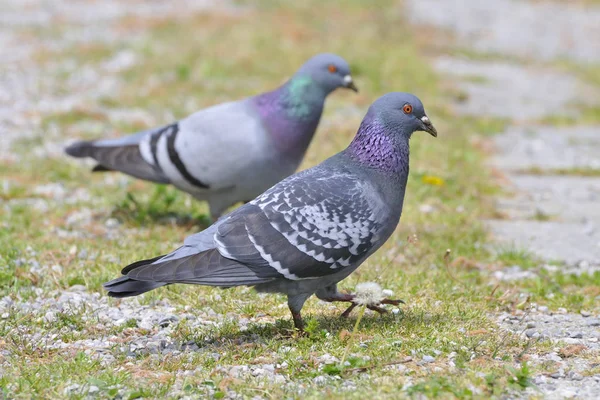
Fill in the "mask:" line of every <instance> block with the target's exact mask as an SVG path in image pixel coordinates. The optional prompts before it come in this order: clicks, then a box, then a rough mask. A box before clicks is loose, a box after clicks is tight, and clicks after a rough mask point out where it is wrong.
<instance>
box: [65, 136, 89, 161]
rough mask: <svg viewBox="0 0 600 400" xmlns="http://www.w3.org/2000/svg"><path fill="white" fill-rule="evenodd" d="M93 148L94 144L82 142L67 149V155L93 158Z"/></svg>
mask: <svg viewBox="0 0 600 400" xmlns="http://www.w3.org/2000/svg"><path fill="white" fill-rule="evenodd" d="M93 148H94V142H90V141H86V140H81V141H78V142H75V143H73V144H71V145H70V146H68V147H67V148H65V153H67V154H68V155H70V156H71V157H76V158H84V157H92V153H93Z"/></svg>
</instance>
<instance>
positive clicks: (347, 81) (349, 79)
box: [344, 75, 358, 92]
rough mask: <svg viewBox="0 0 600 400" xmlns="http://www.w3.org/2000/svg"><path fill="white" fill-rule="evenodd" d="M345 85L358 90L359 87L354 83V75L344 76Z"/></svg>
mask: <svg viewBox="0 0 600 400" xmlns="http://www.w3.org/2000/svg"><path fill="white" fill-rule="evenodd" d="M344 87H346V88H348V89H352V90H354V91H355V92H358V88H357V87H356V85H355V84H354V81H353V80H352V77H351V76H350V75H346V76H344Z"/></svg>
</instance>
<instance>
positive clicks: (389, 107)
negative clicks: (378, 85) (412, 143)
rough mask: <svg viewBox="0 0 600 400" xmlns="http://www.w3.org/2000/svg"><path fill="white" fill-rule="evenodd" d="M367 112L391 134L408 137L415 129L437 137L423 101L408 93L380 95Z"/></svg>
mask: <svg viewBox="0 0 600 400" xmlns="http://www.w3.org/2000/svg"><path fill="white" fill-rule="evenodd" d="M369 114H372V117H374V118H375V119H376V120H377V121H378V122H379V123H381V124H382V125H383V126H385V127H386V128H387V129H389V130H390V133H392V134H397V135H402V136H404V137H408V138H410V136H411V135H412V134H413V133H414V132H416V131H425V132H427V133H429V134H430V135H431V136H434V137H437V130H436V129H435V128H434V126H433V124H432V123H431V121H430V120H429V117H428V116H427V114H425V108H424V107H423V103H421V100H419V98H418V97H417V96H415V95H412V94H410V93H402V92H392V93H388V94H385V95H383V96H381V97H380V98H378V99H377V100H375V102H374V103H373V104H372V105H371V107H370V108H369V112H368V114H367V115H369Z"/></svg>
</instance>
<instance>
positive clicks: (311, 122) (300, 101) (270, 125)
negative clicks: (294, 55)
mask: <svg viewBox="0 0 600 400" xmlns="http://www.w3.org/2000/svg"><path fill="white" fill-rule="evenodd" d="M326 95H327V94H326V93H324V91H323V90H321V89H320V88H319V87H318V85H316V84H315V82H314V81H313V80H312V79H311V78H310V77H309V76H305V75H295V76H294V77H292V78H291V79H290V80H289V81H288V82H286V83H285V84H284V85H283V86H281V87H279V88H277V89H275V90H274V91H272V92H268V93H265V94H262V95H260V96H257V97H256V98H255V104H256V106H257V108H258V112H259V114H260V117H261V119H262V121H263V123H264V124H265V127H266V129H267V131H268V132H269V134H270V136H271V139H272V141H273V143H274V145H275V147H276V148H277V149H278V150H279V151H280V152H283V153H285V154H286V155H291V153H294V154H296V153H297V155H299V156H301V155H303V154H304V152H305V151H306V149H307V148H308V145H309V144H310V141H311V139H312V137H313V134H314V132H315V130H316V129H317V125H318V124H319V120H320V119H321V113H322V112H323V104H324V102H325V96H326Z"/></svg>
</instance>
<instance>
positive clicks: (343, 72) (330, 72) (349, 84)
mask: <svg viewBox="0 0 600 400" xmlns="http://www.w3.org/2000/svg"><path fill="white" fill-rule="evenodd" d="M295 77H308V78H310V79H311V80H312V81H313V82H314V83H316V84H317V85H319V87H320V88H321V89H323V90H324V91H325V92H326V93H331V92H333V91H334V90H335V89H337V88H340V87H342V88H348V89H352V90H354V91H355V92H358V88H357V87H356V85H355V84H354V81H353V80H352V75H350V66H349V65H348V63H347V62H346V60H344V59H343V58H342V57H340V56H337V55H335V54H331V53H323V54H317V55H316V56H314V57H312V58H311V59H310V60H308V61H307V62H305V63H304V65H302V67H300V69H299V70H298V72H296V75H295Z"/></svg>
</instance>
